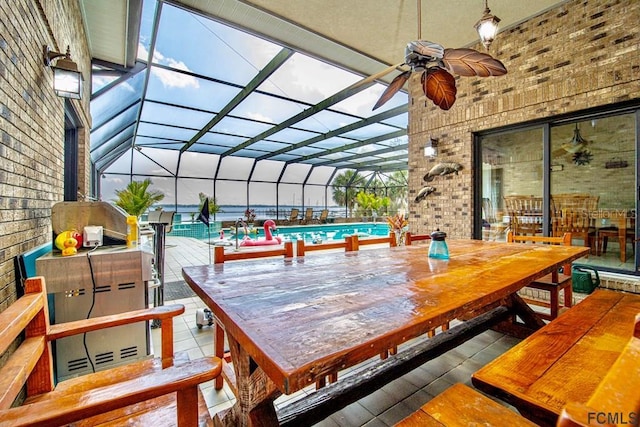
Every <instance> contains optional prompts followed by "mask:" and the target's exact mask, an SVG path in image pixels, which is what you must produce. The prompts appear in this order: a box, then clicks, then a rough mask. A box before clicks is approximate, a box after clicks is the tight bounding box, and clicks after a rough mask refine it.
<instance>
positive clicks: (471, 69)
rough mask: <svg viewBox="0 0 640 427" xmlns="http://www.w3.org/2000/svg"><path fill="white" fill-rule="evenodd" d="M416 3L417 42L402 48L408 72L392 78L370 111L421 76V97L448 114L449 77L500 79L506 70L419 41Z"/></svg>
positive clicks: (452, 96) (489, 60)
mask: <svg viewBox="0 0 640 427" xmlns="http://www.w3.org/2000/svg"><path fill="white" fill-rule="evenodd" d="M420 2H421V0H417V3H418V40H415V41H411V42H409V43H408V44H407V47H406V48H405V56H404V58H405V59H404V63H402V64H399V65H398V66H402V65H408V66H409V67H410V70H407V71H404V72H403V73H401V74H399V75H398V76H396V77H395V78H394V79H393V80H392V81H391V83H390V84H389V86H388V87H387V89H385V91H384V92H383V93H382V95H381V96H380V99H378V101H377V102H376V104H375V105H374V106H373V110H375V109H377V108H379V107H381V106H382V105H383V104H384V103H385V102H387V101H388V100H389V99H391V98H392V97H393V95H395V94H396V93H397V92H398V91H399V90H400V89H401V88H402V87H403V86H404V84H405V83H406V82H407V80H409V77H410V76H411V73H413V72H422V76H421V83H422V90H423V92H424V94H425V95H426V96H427V98H429V99H430V100H431V101H433V103H434V104H435V105H437V106H438V107H440V108H441V109H442V110H448V109H449V108H451V106H452V105H453V103H454V102H455V101H456V93H457V89H456V80H455V78H454V76H453V74H457V75H459V76H465V77H467V76H478V77H489V76H502V75H504V74H506V73H507V68H506V67H505V66H504V64H503V63H502V62H500V61H499V60H497V59H495V58H493V57H492V56H491V55H489V54H487V53H482V52H478V51H477V50H475V49H469V48H461V49H445V48H444V47H442V46H441V45H439V44H438V43H434V42H430V41H427V40H420V38H421V11H420Z"/></svg>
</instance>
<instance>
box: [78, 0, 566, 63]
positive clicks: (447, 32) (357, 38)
mask: <svg viewBox="0 0 640 427" xmlns="http://www.w3.org/2000/svg"><path fill="white" fill-rule="evenodd" d="M141 1H142V0H81V7H82V12H83V15H84V20H85V28H86V30H87V34H88V40H89V47H90V50H91V55H92V57H93V58H94V59H98V60H104V61H108V62H113V63H116V64H119V65H124V66H128V67H130V66H132V65H133V64H132V60H133V59H135V52H132V50H134V49H135V46H136V45H137V29H138V27H137V22H136V20H137V19H139V16H140V9H141ZM147 1H148V0H147ZM420 1H422V3H421V15H422V20H421V21H422V22H421V33H422V37H421V38H422V39H426V40H431V41H434V42H437V43H440V44H441V45H443V46H444V47H463V46H467V45H470V44H473V43H476V42H477V41H478V37H477V34H476V32H475V30H474V28H473V25H474V24H475V23H476V22H477V20H478V19H479V18H480V17H481V16H482V14H483V11H484V1H483V0H420ZM565 1H566V0H564V1H557V0H534V1H524V0H517V1H515V0H489V7H490V9H491V12H492V13H493V14H494V15H496V16H498V17H499V18H500V19H501V23H500V28H501V29H502V30H503V29H505V28H508V27H510V26H513V25H515V24H517V23H519V22H522V21H524V20H527V19H528V18H530V17H531V16H534V15H537V14H539V13H541V12H542V11H545V10H547V9H549V8H551V7H554V6H556V5H558V4H560V3H564V2H565ZM165 2H166V3H171V4H175V5H180V6H183V7H187V8H190V9H195V10H197V11H200V12H201V13H202V14H204V15H206V16H210V17H215V18H218V19H220V20H223V21H225V22H227V23H230V24H233V25H235V26H238V27H241V28H243V29H248V30H250V31H251V32H254V33H255V34H257V35H262V36H264V37H267V38H272V39H275V40H276V41H279V42H281V43H283V44H285V45H287V46H290V47H292V48H295V49H296V50H301V51H303V52H306V53H308V54H311V55H313V56H316V57H318V58H322V59H325V60H327V61H329V62H332V63H334V64H336V65H339V66H343V67H345V68H347V69H350V70H352V71H356V72H359V73H361V74H363V75H370V74H374V73H376V72H379V71H380V70H381V69H382V68H383V67H385V66H388V65H392V64H398V63H401V62H403V60H404V48H405V46H406V44H407V42H409V41H411V40H416V39H417V38H418V18H417V15H418V14H417V11H418V4H417V0H347V1H345V0H165ZM497 49H499V38H498V39H497V40H496V42H495V45H494V46H493V47H492V48H491V53H494V54H495V51H496V50H497Z"/></svg>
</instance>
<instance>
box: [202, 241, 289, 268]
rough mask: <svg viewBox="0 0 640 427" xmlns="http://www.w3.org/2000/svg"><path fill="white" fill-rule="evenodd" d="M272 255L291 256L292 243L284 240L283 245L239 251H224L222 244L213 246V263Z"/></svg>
mask: <svg viewBox="0 0 640 427" xmlns="http://www.w3.org/2000/svg"><path fill="white" fill-rule="evenodd" d="M272 256H284V257H285V258H293V243H292V242H284V246H283V247H280V246H278V247H276V248H273V249H265V250H252V249H251V250H246V251H241V252H231V251H227V252H225V250H224V246H215V247H214V248H213V263H214V264H223V263H224V262H225V261H238V260H245V259H253V258H266V257H272Z"/></svg>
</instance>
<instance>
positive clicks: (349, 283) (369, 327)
mask: <svg viewBox="0 0 640 427" xmlns="http://www.w3.org/2000/svg"><path fill="white" fill-rule="evenodd" d="M448 243H449V251H450V256H451V258H450V259H449V260H446V261H444V260H433V259H429V258H428V257H427V251H428V248H427V247H426V246H407V247H396V248H381V249H370V250H363V251H358V252H351V253H346V254H345V253H342V252H340V253H326V254H321V255H320V254H318V255H314V256H307V257H304V258H292V259H288V260H285V261H284V262H283V261H282V259H261V260H258V261H248V262H237V263H226V264H223V265H216V266H212V265H203V266H195V267H185V268H183V276H184V278H185V280H186V281H187V283H188V284H189V285H190V286H191V287H192V288H193V290H194V291H195V292H196V293H197V294H198V296H199V297H200V298H201V299H202V300H203V301H204V302H205V304H207V306H208V307H209V308H210V309H211V310H212V311H213V313H214V315H215V316H216V318H217V319H219V321H220V322H221V323H222V324H223V325H224V328H225V331H226V333H227V338H228V340H229V346H230V351H231V357H232V362H233V370H234V373H235V381H236V384H234V386H233V387H232V388H233V389H235V390H236V391H237V400H236V403H235V405H234V406H233V407H232V408H230V409H229V410H227V411H225V412H223V413H219V414H218V415H217V418H218V420H217V422H218V423H219V424H220V425H239V426H250V425H258V423H260V424H259V425H266V426H268V425H278V424H279V422H283V414H281V413H278V414H276V410H275V408H274V406H273V401H274V399H276V398H277V397H278V396H279V395H280V394H282V393H284V394H291V393H294V392H296V391H298V390H301V389H302V388H304V387H306V386H308V385H311V384H314V383H315V382H316V381H318V380H321V379H323V378H325V377H326V376H327V375H329V374H331V373H334V372H338V371H339V370H342V369H345V368H348V367H351V366H354V365H356V364H358V363H360V362H363V361H365V360H368V359H371V358H372V357H375V356H377V355H379V354H382V353H384V352H385V351H386V350H387V349H390V348H392V347H394V346H398V345H401V344H403V343H406V342H407V341H409V340H411V339H412V338H415V337H418V336H420V335H422V334H425V333H426V332H428V331H429V330H431V329H433V328H435V327H437V326H439V325H442V324H444V323H446V322H448V321H451V320H454V319H456V318H458V319H464V320H466V321H465V322H462V323H461V327H463V328H464V327H465V325H466V324H472V322H473V321H475V320H476V319H479V318H483V319H484V317H483V316H487V315H488V313H493V312H494V311H495V310H503V311H502V312H500V313H498V312H495V313H496V319H497V317H498V315H500V316H502V317H500V319H499V320H500V321H501V322H502V323H504V320H505V319H513V318H514V316H513V314H517V315H518V316H519V317H520V318H521V319H524V321H525V323H526V326H527V327H528V328H529V329H530V331H533V330H534V329H537V328H539V327H541V326H542V325H543V324H544V323H543V322H542V321H541V320H540V319H539V318H538V317H537V316H536V315H535V313H534V312H533V311H532V310H531V309H530V308H529V307H528V306H527V305H526V303H524V302H523V301H522V299H521V298H520V297H518V295H517V294H516V293H517V291H518V290H519V289H520V288H522V287H524V286H525V285H526V284H527V283H529V282H530V281H531V280H533V279H536V278H538V277H541V276H543V275H545V274H548V273H550V272H551V271H552V270H554V269H557V268H559V267H560V266H561V265H563V264H566V263H568V262H571V261H574V260H576V259H578V258H580V257H582V256H584V255H586V254H587V253H588V248H584V247H571V246H548V245H521V244H506V243H499V242H484V241H478V240H452V241H449V242H448ZM505 307H507V308H505ZM506 310H508V312H507V311H506ZM483 321H484V320H483ZM487 325H489V323H487ZM493 325H495V323H492V324H491V326H493ZM488 327H489V326H487V328H488ZM456 328H458V326H455V327H453V328H451V329H450V330H449V331H447V332H446V333H443V334H439V335H437V336H436V338H434V339H432V340H429V343H431V342H433V344H432V345H431V346H432V347H434V346H435V347H438V346H439V343H440V342H441V341H438V340H437V339H438V337H440V336H441V335H447V336H453V337H455V336H456V334H458V331H456ZM487 328H485V329H482V330H480V329H478V330H475V329H473V330H472V332H471V334H472V335H473V334H477V333H480V332H482V331H484V330H486V329H487ZM461 332H464V331H461ZM466 333H467V334H469V330H467V331H466ZM445 339H446V337H445ZM461 339H462V338H461ZM465 339H469V337H466V338H465ZM442 342H443V344H442V346H441V347H442V348H440V349H438V348H429V349H428V351H426V352H425V353H426V354H428V357H429V358H432V357H435V356H437V355H439V354H442V353H443V352H444V351H447V350H448V349H449V348H452V347H451V346H452V345H458V344H459V342H458V341H455V340H454V341H453V343H449V347H446V345H445V344H444V339H443V341H442ZM460 342H463V341H460ZM445 348H446V349H445ZM403 352H405V353H408V350H407V349H403V350H401V351H400V352H399V353H398V355H397V356H391V357H390V358H389V359H387V360H385V361H383V362H386V363H388V364H389V363H390V364H394V363H395V365H393V368H392V369H391V370H389V371H386V372H387V376H386V377H385V378H384V379H388V377H389V375H391V376H393V375H401V374H402V373H403V372H408V371H406V370H405V371H402V369H397V368H398V366H397V364H398V363H400V362H396V360H401V358H402V355H403ZM418 353H419V352H418ZM416 360H419V363H423V362H424V359H416ZM418 366H419V365H418ZM410 369H413V367H410ZM363 379H366V380H370V378H363ZM345 380H351V381H353V380H352V379H351V378H345V379H344V380H339V381H338V382H337V383H335V384H332V385H330V386H328V387H326V389H329V390H328V391H323V390H322V389H321V390H320V391H319V392H320V393H325V394H326V393H330V392H331V387H333V386H334V385H335V387H334V388H335V389H340V387H342V386H341V385H340V384H341V382H342V381H345ZM388 380H390V379H388ZM347 382H348V381H347ZM376 384H379V383H375V382H373V383H372V382H369V383H368V386H367V387H368V388H367V389H366V391H365V393H366V392H371V391H373V390H375V388H373V387H372V385H376ZM340 393H342V394H343V395H344V394H345V393H346V391H345V390H342V391H340ZM358 393H359V394H358ZM358 393H355V394H352V395H350V396H351V397H353V398H354V399H355V398H359V397H362V390H360V391H359V392H358ZM332 396H333V395H332ZM334 397H335V396H334ZM334 397H331V396H329V397H327V395H325V396H324V397H323V398H322V399H318V400H316V401H315V403H314V404H315V405H316V406H317V407H321V411H322V413H323V416H328V415H329V414H327V413H326V411H327V410H333V411H335V410H338V409H340V408H341V407H344V406H346V404H348V403H350V401H348V399H347V400H345V399H342V398H341V399H334ZM307 398H311V395H310V396H307ZM332 399H334V400H333V402H332ZM338 400H339V402H338ZM321 401H329V404H328V405H325V406H324V407H322V404H323V403H322V402H321ZM324 403H326V402H324ZM317 407H316V409H318V408H317ZM285 409H286V407H285ZM278 418H280V420H279V419H278ZM303 419H304V420H305V423H308V422H309V421H311V420H312V418H306V419H305V418H303ZM320 419H321V418H320ZM314 421H317V420H315V419H314ZM298 422H300V419H298ZM283 424H287V423H283ZM291 424H292V425H295V422H291Z"/></svg>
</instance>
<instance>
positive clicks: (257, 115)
mask: <svg viewBox="0 0 640 427" xmlns="http://www.w3.org/2000/svg"><path fill="white" fill-rule="evenodd" d="M247 116H249V118H250V119H252V120H260V121H263V122H267V123H273V122H274V120H273V119H272V118H271V117H268V116H265V115H264V114H262V113H248V114H247Z"/></svg>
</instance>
